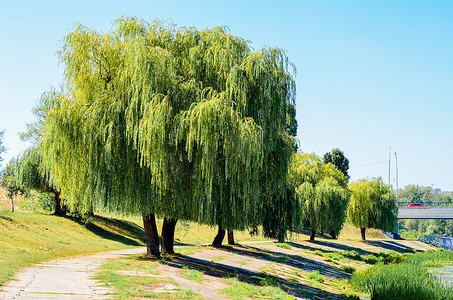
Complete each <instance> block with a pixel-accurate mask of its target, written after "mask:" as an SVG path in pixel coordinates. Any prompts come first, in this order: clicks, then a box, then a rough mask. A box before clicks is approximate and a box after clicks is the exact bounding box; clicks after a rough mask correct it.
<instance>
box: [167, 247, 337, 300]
mask: <svg viewBox="0 0 453 300" xmlns="http://www.w3.org/2000/svg"><path fill="white" fill-rule="evenodd" d="M162 264H166V265H168V266H171V267H175V268H179V269H183V268H189V269H193V270H197V271H201V272H203V273H204V274H206V275H210V276H214V277H219V278H237V279H238V280H239V281H242V282H246V283H249V284H253V285H258V286H263V285H276V286H278V287H280V288H281V289H282V290H283V291H284V292H286V293H288V294H290V295H293V296H296V297H301V298H305V297H309V298H310V299H345V296H344V295H338V294H334V293H331V292H328V291H325V290H322V289H318V288H316V287H312V286H308V285H305V284H302V283H294V282H290V281H289V280H287V279H284V278H281V277H277V276H273V275H268V274H264V273H257V272H252V271H249V270H245V269H242V268H235V267H232V266H229V265H225V264H222V263H219V262H212V261H210V260H204V259H200V258H194V257H190V256H185V255H180V256H173V257H170V258H167V259H166V260H163V261H162Z"/></svg>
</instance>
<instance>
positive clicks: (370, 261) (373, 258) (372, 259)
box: [363, 254, 382, 265]
mask: <svg viewBox="0 0 453 300" xmlns="http://www.w3.org/2000/svg"><path fill="white" fill-rule="evenodd" d="M381 259H382V258H381ZM363 260H364V261H365V262H366V263H367V264H371V265H374V264H375V263H377V262H378V258H377V257H376V256H374V255H372V254H369V255H367V256H364V257H363Z"/></svg>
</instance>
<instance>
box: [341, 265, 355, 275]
mask: <svg viewBox="0 0 453 300" xmlns="http://www.w3.org/2000/svg"><path fill="white" fill-rule="evenodd" d="M355 270H356V268H354V267H352V266H341V267H340V271H343V272H346V273H349V274H353V273H354V272H355Z"/></svg>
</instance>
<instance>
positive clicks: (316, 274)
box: [307, 271, 324, 283]
mask: <svg viewBox="0 0 453 300" xmlns="http://www.w3.org/2000/svg"><path fill="white" fill-rule="evenodd" d="M307 278H308V279H310V280H313V281H316V282H320V283H323V282H324V276H322V275H321V274H319V271H312V272H311V273H308V274H307Z"/></svg>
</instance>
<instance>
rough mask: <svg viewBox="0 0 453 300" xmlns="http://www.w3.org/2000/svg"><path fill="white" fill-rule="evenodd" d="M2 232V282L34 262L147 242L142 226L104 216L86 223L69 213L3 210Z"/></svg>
mask: <svg viewBox="0 0 453 300" xmlns="http://www.w3.org/2000/svg"><path fill="white" fill-rule="evenodd" d="M0 236H1V237H2V238H1V239H0V285H1V284H3V283H4V282H6V281H7V280H9V279H11V277H12V275H13V274H14V272H15V271H16V270H18V269H19V268H22V267H26V266H29V265H31V264H33V263H37V262H41V261H46V260H50V259H53V258H57V257H65V256H70V255H75V254H88V253H95V252H103V251H110V250H117V249H124V248H127V247H131V246H139V245H144V243H143V237H144V236H143V230H142V229H141V228H140V227H139V226H137V225H136V224H134V223H131V222H127V221H123V220H116V219H110V218H105V217H95V218H92V219H91V220H90V221H89V222H87V223H86V224H84V223H82V222H81V221H79V220H76V219H71V218H69V217H56V216H52V215H43V214H35V213H23V212H15V213H8V212H1V213H0Z"/></svg>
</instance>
